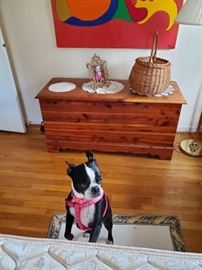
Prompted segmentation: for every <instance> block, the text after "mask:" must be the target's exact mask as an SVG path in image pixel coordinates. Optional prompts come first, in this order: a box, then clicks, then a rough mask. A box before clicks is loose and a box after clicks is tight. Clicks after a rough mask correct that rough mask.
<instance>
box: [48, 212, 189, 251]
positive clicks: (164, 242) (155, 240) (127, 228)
mask: <svg viewBox="0 0 202 270" xmlns="http://www.w3.org/2000/svg"><path fill="white" fill-rule="evenodd" d="M65 216H66V213H60V212H57V213H54V215H53V218H52V220H51V222H50V226H49V229H48V235H47V238H52V239H64V229H65ZM123 225H124V226H123ZM103 227H104V226H103ZM104 230H105V228H103V229H102V231H101V234H100V237H99V239H98V243H105V242H106V237H107V231H106V230H105V231H104ZM72 232H73V234H74V235H75V238H74V239H73V241H74V240H75V241H80V242H87V241H88V239H86V237H84V234H83V232H82V231H80V230H79V229H78V228H77V227H76V225H75V224H74V226H73V229H72ZM113 236H114V242H115V243H114V244H116V245H123V246H135V247H146V248H156V249H165V250H175V251H185V245H184V241H183V238H182V232H181V226H180V221H179V219H178V218H177V217H175V216H142V215H141V216H140V215H137V216H136V215H114V216H113Z"/></svg>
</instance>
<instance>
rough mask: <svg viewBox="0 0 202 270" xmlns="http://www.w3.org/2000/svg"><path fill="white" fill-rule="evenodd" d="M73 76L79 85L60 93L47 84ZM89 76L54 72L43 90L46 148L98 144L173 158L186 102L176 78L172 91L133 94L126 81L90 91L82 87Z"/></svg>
mask: <svg viewBox="0 0 202 270" xmlns="http://www.w3.org/2000/svg"><path fill="white" fill-rule="evenodd" d="M64 81H68V82H74V83H75V84H76V85H77V88H76V89H74V90H73V91H70V92H65V93H56V92H51V91H49V90H48V86H49V85H50V84H52V83H56V82H64ZM87 81H88V80H87V79H70V78H54V79H52V80H50V82H49V83H48V84H47V85H46V86H45V87H44V88H43V89H42V90H41V91H40V93H39V94H38V95H37V97H36V98H38V99H39V102H40V107H41V113H42V117H43V121H44V126H45V133H46V141H47V147H48V150H49V151H51V152H55V151H59V150H62V149H63V150H65V149H74V150H97V151H106V152H127V153H129V152H131V153H142V154H151V155H158V156H159V157H160V158H161V159H171V157H172V152H173V143H174V139H175V134H176V128H177V124H178V119H179V116H180V111H181V107H182V104H184V103H186V102H185V100H184V98H183V96H182V95H181V93H180V89H179V87H178V86H177V84H176V82H172V85H173V87H174V88H175V90H176V91H175V93H174V94H173V95H170V96H168V97H145V96H139V95H135V94H133V93H131V92H130V90H129V89H128V85H127V81H124V80H119V82H121V83H123V84H124V86H125V88H124V90H122V91H121V92H119V93H116V94H106V95H102V94H91V93H88V92H85V91H83V90H82V84H83V83H84V82H87Z"/></svg>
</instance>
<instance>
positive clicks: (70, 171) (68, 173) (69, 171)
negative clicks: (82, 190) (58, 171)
mask: <svg viewBox="0 0 202 270" xmlns="http://www.w3.org/2000/svg"><path fill="white" fill-rule="evenodd" d="M65 163H66V164H67V165H68V167H67V175H69V176H72V172H73V169H74V168H75V167H76V165H74V164H72V163H69V162H68V161H65Z"/></svg>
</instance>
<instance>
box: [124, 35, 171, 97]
mask: <svg viewBox="0 0 202 270" xmlns="http://www.w3.org/2000/svg"><path fill="white" fill-rule="evenodd" d="M157 37H158V34H157V33H156V34H155V36H154V41H153V47H152V51H151V56H150V57H138V58H137V59H136V61H135V64H134V66H133V67H132V70H131V72H130V75H129V84H130V88H131V91H132V92H134V93H137V94H139V95H144V96H153V95H156V94H159V93H162V92H163V91H165V90H166V89H167V88H168V86H169V83H170V76H171V75H170V66H171V64H170V62H169V61H168V60H166V59H162V58H158V57H156V52H157Z"/></svg>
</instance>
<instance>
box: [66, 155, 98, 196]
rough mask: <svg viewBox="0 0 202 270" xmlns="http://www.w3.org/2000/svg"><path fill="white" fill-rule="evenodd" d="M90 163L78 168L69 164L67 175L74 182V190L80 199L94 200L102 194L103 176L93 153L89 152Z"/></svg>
mask: <svg viewBox="0 0 202 270" xmlns="http://www.w3.org/2000/svg"><path fill="white" fill-rule="evenodd" d="M86 156H87V158H88V161H87V162H85V163H82V164H80V165H78V166H76V165H74V164H69V163H67V164H68V168H67V174H68V175H69V176H70V177H71V180H72V190H73V192H74V194H75V195H76V196H77V197H79V198H85V199H92V198H95V197H97V196H99V195H101V193H102V188H101V180H102V177H101V174H100V170H99V167H98V165H97V163H96V161H95V158H94V155H93V153H92V152H87V153H86Z"/></svg>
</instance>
